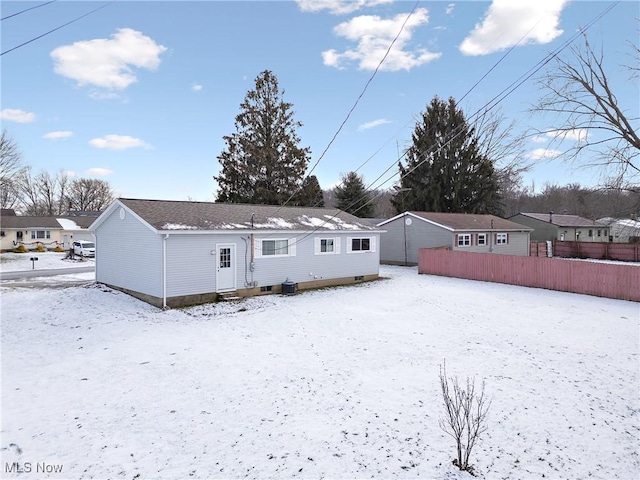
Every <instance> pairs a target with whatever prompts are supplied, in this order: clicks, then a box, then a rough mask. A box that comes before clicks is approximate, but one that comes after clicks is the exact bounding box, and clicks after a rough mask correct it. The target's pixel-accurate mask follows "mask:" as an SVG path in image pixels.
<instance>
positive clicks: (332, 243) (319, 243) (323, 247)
mask: <svg viewBox="0 0 640 480" xmlns="http://www.w3.org/2000/svg"><path fill="white" fill-rule="evenodd" d="M313 253H314V254H315V255H336V254H338V253H340V238H338V237H334V238H322V237H316V238H315V239H314V246H313Z"/></svg>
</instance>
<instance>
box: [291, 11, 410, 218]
mask: <svg viewBox="0 0 640 480" xmlns="http://www.w3.org/2000/svg"><path fill="white" fill-rule="evenodd" d="M419 3H420V0H417V1H416V3H415V4H414V5H413V8H412V9H411V11H410V12H409V14H408V15H407V18H405V20H404V22H403V23H402V26H401V27H400V30H399V31H398V33H397V34H396V36H395V37H394V38H393V40H392V41H391V43H390V44H389V48H387V51H386V52H385V54H384V56H383V57H382V59H381V60H380V62H379V63H378V65H377V66H376V68H375V70H374V71H373V73H372V74H371V76H370V77H369V80H367V83H365V85H364V88H363V89H362V91H361V92H360V95H358V98H356V101H355V103H354V104H353V106H352V107H351V109H350V110H349V112H348V113H347V116H346V117H345V119H344V120H343V121H342V123H341V124H340V126H339V127H338V130H336V132H335V133H334V134H333V137H332V138H331V140H330V141H329V143H328V144H327V146H326V147H325V149H324V150H323V151H322V153H321V154H320V156H319V157H318V159H317V160H316V162H315V163H314V164H313V166H312V167H311V169H310V170H309V172H308V173H307V175H306V176H305V179H307V178H309V177H310V176H311V173H312V172H313V171H314V170H315V169H316V167H317V166H318V164H319V163H320V161H321V160H322V159H323V158H324V156H325V154H326V153H327V151H328V150H329V148H331V145H333V142H334V141H335V140H336V138H337V137H338V135H339V134H340V132H341V131H342V129H343V128H344V126H345V125H346V123H347V121H348V120H349V118H350V117H351V114H352V113H353V111H354V110H355V109H356V107H357V106H358V103H360V100H361V99H362V97H363V96H364V94H365V92H366V91H367V89H368V88H369V85H370V84H371V82H372V81H373V79H374V78H375V76H376V75H377V73H378V71H379V70H380V68H381V67H382V64H383V63H384V61H385V60H386V59H387V57H388V56H389V53H391V49H392V48H393V46H394V45H395V43H396V41H397V40H398V38H400V35H402V32H403V31H404V27H405V26H406V25H407V23H408V22H409V19H410V18H411V17H412V16H413V14H414V13H415V11H416V8H418V5H419ZM301 189H302V186H301V187H300V188H298V189H297V190H296V191H294V192H293V193H292V194H291V196H290V197H289V198H288V199H287V200H286V201H285V202H284V203H283V204H282V205H281V207H284V206H285V205H286V204H287V203H289V202H290V201H291V199H292V198H293V197H294V196H296V195H297V194H298V192H300V190H301Z"/></svg>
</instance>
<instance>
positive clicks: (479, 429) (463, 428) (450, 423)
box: [438, 363, 491, 475]
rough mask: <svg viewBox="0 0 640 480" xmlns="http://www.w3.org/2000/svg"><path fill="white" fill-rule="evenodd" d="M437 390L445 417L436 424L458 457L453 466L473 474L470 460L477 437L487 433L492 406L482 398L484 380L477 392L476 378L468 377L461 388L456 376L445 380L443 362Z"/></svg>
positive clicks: (445, 370) (445, 372) (445, 373)
mask: <svg viewBox="0 0 640 480" xmlns="http://www.w3.org/2000/svg"><path fill="white" fill-rule="evenodd" d="M440 387H441V389H442V399H443V400H444V408H445V412H446V414H445V415H444V416H443V417H441V418H440V419H439V421H438V424H439V425H440V428H442V430H443V431H444V432H445V433H446V434H447V435H449V436H451V437H452V438H453V439H454V440H455V442H456V453H457V458H456V459H454V460H453V464H454V465H455V466H456V467H458V468H459V469H460V470H464V471H467V472H469V473H470V474H472V475H473V474H474V472H473V467H472V466H471V465H469V457H470V456H471V450H472V449H473V447H474V445H475V444H476V442H477V441H478V438H480V435H482V433H484V432H485V431H486V430H487V426H486V420H487V412H488V411H489V406H490V405H491V401H487V399H486V397H485V395H484V381H483V382H482V387H481V389H480V391H476V386H475V379H470V378H469V377H467V381H466V383H465V384H463V385H460V382H459V381H458V378H457V377H451V378H447V369H446V363H445V364H444V365H441V366H440Z"/></svg>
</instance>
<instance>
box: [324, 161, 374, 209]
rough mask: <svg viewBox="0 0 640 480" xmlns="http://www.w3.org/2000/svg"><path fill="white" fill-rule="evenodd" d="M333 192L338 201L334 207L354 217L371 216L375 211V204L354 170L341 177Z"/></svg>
mask: <svg viewBox="0 0 640 480" xmlns="http://www.w3.org/2000/svg"><path fill="white" fill-rule="evenodd" d="M334 194H335V196H336V200H337V201H338V203H337V205H336V207H338V208H339V209H340V210H343V211H345V212H347V213H352V214H353V215H355V216H356V217H360V218H371V217H373V214H374V212H375V205H374V204H373V202H372V201H371V196H370V195H369V192H367V189H366V187H365V184H364V179H363V178H362V177H361V176H360V175H358V174H357V173H356V172H349V173H347V174H346V175H343V176H342V178H341V184H340V185H338V186H337V187H336V188H335V190H334Z"/></svg>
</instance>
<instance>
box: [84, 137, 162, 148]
mask: <svg viewBox="0 0 640 480" xmlns="http://www.w3.org/2000/svg"><path fill="white" fill-rule="evenodd" d="M89 145H91V146H92V147H95V148H104V149H106V150H126V149H127V148H136V147H144V148H150V145H149V144H147V143H145V142H143V141H142V140H140V139H139V138H134V137H130V136H128V135H105V136H104V137H100V138H94V139H92V140H89Z"/></svg>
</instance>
